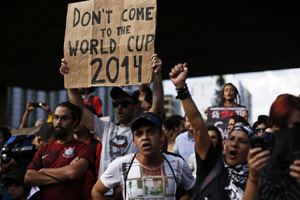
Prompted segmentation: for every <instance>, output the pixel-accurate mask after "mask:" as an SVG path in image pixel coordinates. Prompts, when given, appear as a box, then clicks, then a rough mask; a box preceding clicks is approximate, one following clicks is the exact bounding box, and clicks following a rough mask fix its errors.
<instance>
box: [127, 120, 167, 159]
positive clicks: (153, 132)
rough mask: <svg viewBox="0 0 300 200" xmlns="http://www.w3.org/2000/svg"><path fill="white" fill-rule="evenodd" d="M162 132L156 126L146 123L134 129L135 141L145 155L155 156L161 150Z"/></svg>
mask: <svg viewBox="0 0 300 200" xmlns="http://www.w3.org/2000/svg"><path fill="white" fill-rule="evenodd" d="M161 140H162V134H161V133H160V132H159V130H158V128H157V127H155V126H150V125H144V126H141V127H139V128H137V129H136V130H134V131H133V139H132V141H133V143H134V145H135V146H136V147H137V149H138V150H139V153H140V154H141V155H143V156H144V157H155V156H157V155H158V154H159V152H160V143H161Z"/></svg>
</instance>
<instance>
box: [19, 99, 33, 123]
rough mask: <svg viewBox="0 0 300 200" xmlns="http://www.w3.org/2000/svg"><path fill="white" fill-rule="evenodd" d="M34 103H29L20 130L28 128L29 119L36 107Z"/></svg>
mask: <svg viewBox="0 0 300 200" xmlns="http://www.w3.org/2000/svg"><path fill="white" fill-rule="evenodd" d="M32 103H33V101H29V102H28V103H27V106H26V110H25V112H24V114H23V117H22V122H21V124H20V128H26V127H28V119H29V114H30V113H31V111H32V110H34V109H35V107H34V106H33V105H32Z"/></svg>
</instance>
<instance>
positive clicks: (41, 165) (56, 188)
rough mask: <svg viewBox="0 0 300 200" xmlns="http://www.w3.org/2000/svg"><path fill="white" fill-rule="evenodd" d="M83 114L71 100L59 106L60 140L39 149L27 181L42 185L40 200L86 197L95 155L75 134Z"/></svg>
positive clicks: (55, 120) (56, 123)
mask: <svg viewBox="0 0 300 200" xmlns="http://www.w3.org/2000/svg"><path fill="white" fill-rule="evenodd" d="M81 117H82V109H81V108H79V107H77V106H75V105H73V104H72V103H70V102H62V103H60V104H59V105H58V106H57V107H56V109H55V111H54V115H53V125H54V128H55V134H54V135H55V137H56V139H57V140H56V142H53V143H50V144H45V145H43V146H42V147H41V148H39V150H38V151H37V153H36V154H35V156H34V158H33V160H32V162H31V163H30V164H29V166H28V170H27V172H26V174H25V183H27V184H30V185H33V186H38V187H39V189H40V191H41V198H40V199H43V200H47V199H61V200H64V199H85V196H84V178H85V176H86V173H87V171H88V170H90V169H91V167H92V165H93V164H92V163H93V162H94V158H93V149H92V147H91V146H90V145H88V144H85V143H83V142H80V141H78V140H76V139H75V138H74V136H73V133H74V129H75V127H76V126H78V124H79V123H80V120H81Z"/></svg>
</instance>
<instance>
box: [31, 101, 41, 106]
mask: <svg viewBox="0 0 300 200" xmlns="http://www.w3.org/2000/svg"><path fill="white" fill-rule="evenodd" d="M31 105H32V106H33V107H42V106H43V104H42V103H41V102H39V103H32V104H31Z"/></svg>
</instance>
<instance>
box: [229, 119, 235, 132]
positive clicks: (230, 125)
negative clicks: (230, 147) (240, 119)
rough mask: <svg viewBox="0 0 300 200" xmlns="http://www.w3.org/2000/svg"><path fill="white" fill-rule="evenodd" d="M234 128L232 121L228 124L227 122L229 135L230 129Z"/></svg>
mask: <svg viewBox="0 0 300 200" xmlns="http://www.w3.org/2000/svg"><path fill="white" fill-rule="evenodd" d="M233 126H234V119H229V122H228V132H229V133H230V132H231V130H232V128H233Z"/></svg>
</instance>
